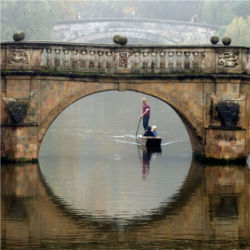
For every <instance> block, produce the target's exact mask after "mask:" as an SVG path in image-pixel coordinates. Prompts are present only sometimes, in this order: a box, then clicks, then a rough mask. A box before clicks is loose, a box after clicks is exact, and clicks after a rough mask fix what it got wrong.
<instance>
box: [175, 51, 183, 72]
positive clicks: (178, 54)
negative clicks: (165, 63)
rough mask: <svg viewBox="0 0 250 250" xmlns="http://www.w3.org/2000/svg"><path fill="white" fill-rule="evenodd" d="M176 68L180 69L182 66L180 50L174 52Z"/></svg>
mask: <svg viewBox="0 0 250 250" xmlns="http://www.w3.org/2000/svg"><path fill="white" fill-rule="evenodd" d="M176 57H177V58H176V68H177V69H181V68H182V58H181V57H182V52H180V51H177V52H176Z"/></svg>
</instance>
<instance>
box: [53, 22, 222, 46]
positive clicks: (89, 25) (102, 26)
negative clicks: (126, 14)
mask: <svg viewBox="0 0 250 250" xmlns="http://www.w3.org/2000/svg"><path fill="white" fill-rule="evenodd" d="M219 28H222V27H218V26H213V25H205V24H198V23H190V22H181V21H171V20H159V19H139V18H130V19H129V18H127V19H126V18H95V19H76V20H68V21H61V22H58V23H57V24H56V25H55V26H54V31H55V40H56V41H64V42H69V41H70V42H81V43H82V42H93V41H95V42H97V41H100V42H105V43H106V42H107V41H109V42H111V41H112V40H111V39H112V37H113V36H114V35H116V34H120V35H124V36H126V37H128V39H129V41H130V40H131V39H132V41H136V40H135V39H139V40H140V41H144V42H146V43H154V44H155V43H158V44H205V43H207V42H208V41H209V38H210V37H211V36H212V35H213V34H215V33H216V32H217V31H218V29H219Z"/></svg>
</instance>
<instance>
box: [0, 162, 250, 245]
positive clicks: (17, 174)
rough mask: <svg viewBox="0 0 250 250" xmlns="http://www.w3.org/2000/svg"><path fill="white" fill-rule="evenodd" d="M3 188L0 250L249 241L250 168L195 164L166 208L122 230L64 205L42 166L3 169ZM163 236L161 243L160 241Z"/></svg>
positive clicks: (240, 243)
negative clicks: (3, 249)
mask: <svg viewBox="0 0 250 250" xmlns="http://www.w3.org/2000/svg"><path fill="white" fill-rule="evenodd" d="M1 187H2V188H1V190H2V202H1V205H2V209H1V218H2V220H1V229H2V234H1V239H2V247H5V246H9V245H11V244H13V242H14V243H16V244H18V243H19V245H20V244H22V243H24V244H27V243H28V244H30V245H29V247H30V248H32V246H33V245H34V246H35V247H34V248H36V247H37V246H38V245H39V244H43V248H46V249H47V248H50V247H48V246H47V244H48V245H49V243H50V242H57V243H58V244H60V242H63V241H64V240H65V239H67V244H68V245H70V247H71V248H72V247H73V245H72V244H76V242H78V243H79V244H80V243H83V242H84V243H85V244H90V243H91V242H95V241H96V239H98V243H99V244H100V245H101V246H102V248H103V247H106V246H107V248H110V245H112V244H114V245H117V244H118V246H120V247H122V246H124V244H126V243H127V244H132V245H126V249H127V248H129V249H130V248H131V249H132V248H134V247H133V244H134V243H135V242H137V243H140V244H142V245H144V244H145V246H147V243H150V242H151V243H154V242H155V243H156V244H160V245H157V248H160V249H162V248H166V243H167V242H169V244H170V245H171V241H173V239H174V240H177V241H178V240H181V241H182V242H183V241H185V240H187V241H188V242H190V241H192V240H193V241H198V242H199V244H204V245H205V244H206V243H207V244H211V243H213V244H215V240H216V246H217V247H218V245H219V244H222V245H223V244H224V245H223V247H225V243H226V244H228V243H229V242H230V244H233V245H234V247H235V248H236V249H238V248H240V249H242V247H243V244H244V242H245V244H246V242H247V240H249V236H250V231H249V228H250V224H249V223H250V220H249V215H250V210H249V209H250V204H249V202H250V199H249V198H250V197H249V195H250V193H249V192H250V171H249V169H248V168H247V167H237V166H223V167H220V166H212V167H209V166H205V165H204V168H202V167H201V165H200V164H197V161H195V160H193V161H192V163H191V166H190V170H189V173H188V175H187V178H186V180H185V182H184V183H183V184H182V186H181V188H180V190H178V192H177V193H176V194H174V195H173V197H172V198H171V202H168V203H166V204H164V203H163V204H164V205H162V206H161V207H159V208H156V209H155V210H153V213H152V214H148V215H147V216H145V215H143V216H141V217H139V216H138V217H136V218H132V219H130V222H129V223H128V224H126V225H124V226H122V227H121V226H119V225H117V224H119V223H118V222H117V221H116V220H112V219H110V218H107V220H106V219H103V218H102V220H98V219H97V218H94V216H91V215H90V214H83V213H82V214H80V212H79V210H77V209H75V208H73V207H71V206H70V204H67V203H65V201H64V200H63V199H62V198H63V197H58V196H57V195H56V194H55V193H54V192H53V190H52V189H51V188H50V187H49V185H48V184H47V183H46V179H45V178H44V176H43V175H42V173H41V171H40V168H39V166H38V164H31V163H26V164H22V165H13V164H11V165H7V166H6V167H3V168H2V171H1ZM17 208H18V211H17ZM13 215H14V216H15V219H14V220H13ZM114 229H117V230H114ZM163 236H164V241H163V242H162V243H160V241H159V240H158V239H159V237H160V239H162V237H163ZM232 242H234V243H232ZM62 244H63V243H62ZM45 246H47V247H45ZM87 246H89V245H87ZM210 246H211V245H210ZM96 247H97V246H96ZM56 248H58V249H65V248H67V247H66V246H57V247H56ZM80 248H81V247H80ZM87 248H88V247H87ZM171 248H172V247H171ZM194 248H195V249H196V248H197V247H194ZM199 248H202V249H203V247H202V246H201V247H199ZM204 248H205V249H206V247H204ZM122 249H123V248H122ZM174 249H175V247H174ZM243 249H245V248H244V247H243Z"/></svg>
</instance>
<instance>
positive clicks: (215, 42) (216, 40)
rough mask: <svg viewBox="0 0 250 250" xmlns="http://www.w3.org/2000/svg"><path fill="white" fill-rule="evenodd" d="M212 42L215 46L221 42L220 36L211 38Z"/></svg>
mask: <svg viewBox="0 0 250 250" xmlns="http://www.w3.org/2000/svg"><path fill="white" fill-rule="evenodd" d="M210 42H211V43H212V44H214V45H215V44H217V43H218V42H219V37H218V36H211V38H210Z"/></svg>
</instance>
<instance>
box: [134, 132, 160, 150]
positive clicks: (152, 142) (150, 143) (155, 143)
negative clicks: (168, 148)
mask: <svg viewBox="0 0 250 250" xmlns="http://www.w3.org/2000/svg"><path fill="white" fill-rule="evenodd" d="M137 142H138V143H140V144H141V145H143V146H145V147H146V148H147V150H151V151H161V137H151V136H142V135H140V136H138V137H137Z"/></svg>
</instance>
